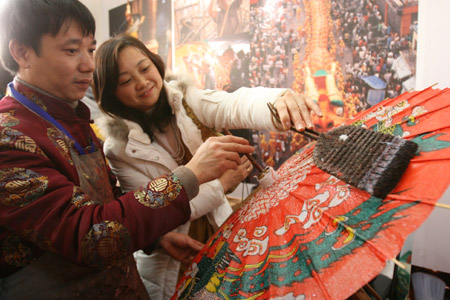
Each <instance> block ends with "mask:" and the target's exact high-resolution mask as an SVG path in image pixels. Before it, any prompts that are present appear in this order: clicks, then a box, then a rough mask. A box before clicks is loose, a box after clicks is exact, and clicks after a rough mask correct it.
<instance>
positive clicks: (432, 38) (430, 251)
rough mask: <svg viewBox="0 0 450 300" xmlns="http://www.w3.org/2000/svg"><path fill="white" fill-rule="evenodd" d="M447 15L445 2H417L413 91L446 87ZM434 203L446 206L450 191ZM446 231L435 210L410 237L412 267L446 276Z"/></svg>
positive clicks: (449, 248) (449, 68)
mask: <svg viewBox="0 0 450 300" xmlns="http://www.w3.org/2000/svg"><path fill="white" fill-rule="evenodd" d="M449 14H450V1H449V0H420V1H419V18H418V24H419V32H418V34H419V41H418V44H417V71H416V90H421V89H424V88H426V87H428V86H431V85H433V84H435V83H438V84H437V85H436V88H447V87H450V18H449ZM448 101H450V99H448ZM449 117H450V116H449ZM449 172H450V170H449ZM431 188H432V187H431ZM438 202H441V203H446V204H450V189H449V190H447V192H446V193H445V194H444V196H443V197H442V199H440V200H439V201H438ZM449 230H450V210H449V209H445V208H439V207H436V208H435V209H434V211H433V213H432V214H431V216H430V217H429V218H428V219H427V221H425V223H424V224H423V225H422V226H421V227H420V228H419V229H418V230H417V231H416V232H415V233H414V234H413V236H412V245H413V247H412V264H414V265H417V266H422V267H426V268H429V269H435V270H439V271H442V272H446V273H450V233H449Z"/></svg>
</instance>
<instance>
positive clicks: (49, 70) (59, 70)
mask: <svg viewBox="0 0 450 300" xmlns="http://www.w3.org/2000/svg"><path fill="white" fill-rule="evenodd" d="M67 24H69V23H66V24H64V25H63V26H62V27H61V29H60V31H59V32H58V34H57V35H56V36H51V35H50V34H46V35H43V36H42V38H41V51H40V53H39V55H37V54H36V52H35V51H34V50H33V49H32V48H27V52H28V54H29V55H28V68H24V69H22V70H20V71H19V77H20V78H22V79H23V80H25V81H26V82H28V83H30V84H32V85H34V86H36V87H38V88H40V89H42V90H44V91H46V92H47V93H49V94H51V95H53V96H55V97H58V98H60V99H61V100H64V101H67V102H75V101H78V100H80V99H81V98H83V96H84V95H85V93H86V90H87V89H88V87H89V85H90V84H91V81H92V73H93V72H94V60H93V54H94V51H95V45H96V42H95V40H94V37H93V36H85V37H83V34H82V32H81V30H80V27H79V25H78V23H77V22H74V21H73V22H71V23H70V26H67Z"/></svg>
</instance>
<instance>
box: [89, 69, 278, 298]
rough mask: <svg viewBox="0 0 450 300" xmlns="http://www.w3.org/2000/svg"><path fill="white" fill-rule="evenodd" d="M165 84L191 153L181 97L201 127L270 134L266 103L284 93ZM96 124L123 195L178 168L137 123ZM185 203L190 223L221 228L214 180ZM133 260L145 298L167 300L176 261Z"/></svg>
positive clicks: (163, 257) (196, 135)
mask: <svg viewBox="0 0 450 300" xmlns="http://www.w3.org/2000/svg"><path fill="white" fill-rule="evenodd" d="M165 80H166V81H165V82H164V87H165V88H166V91H167V95H168V99H169V105H170V106H171V107H172V112H173V113H174V114H175V116H176V124H177V126H178V128H179V129H180V132H181V137H182V140H183V143H184V144H185V145H186V146H187V148H188V149H189V151H190V152H191V153H192V154H194V153H195V152H196V151H197V149H198V148H199V147H200V145H201V144H202V143H203V141H202V136H201V132H200V130H199V129H198V128H197V126H196V125H195V124H194V122H193V121H192V119H191V118H190V117H189V116H188V115H187V113H186V110H185V109H184V107H183V104H182V99H183V98H184V99H185V101H186V102H187V104H188V105H189V106H190V107H191V108H192V110H193V112H194V113H195V115H196V116H197V117H198V119H199V120H200V121H201V122H202V123H203V124H204V125H206V126H208V127H210V128H215V129H217V130H218V131H221V130H222V128H227V129H241V128H251V129H261V130H263V129H270V130H276V128H275V127H274V125H273V124H272V119H271V115H270V112H269V109H268V108H267V105H266V103H267V102H272V103H273V102H274V101H275V100H276V99H278V98H279V97H280V95H282V94H283V93H284V92H285V91H286V89H267V88H252V89H249V88H241V89H239V90H237V91H235V92H234V93H227V92H223V91H212V90H199V89H197V88H196V87H195V86H194V85H193V83H192V82H191V81H189V80H188V79H186V78H181V77H180V76H178V77H177V76H175V75H171V74H169V75H167V76H166V79H165ZM96 123H98V126H99V128H100V130H101V133H102V135H103V137H104V138H105V143H104V152H105V154H106V157H107V158H108V160H109V163H110V166H111V169H112V171H113V172H114V174H116V176H117V177H118V179H119V182H120V186H121V188H122V190H123V191H124V192H127V191H130V190H134V189H136V188H137V187H139V186H141V185H142V184H144V183H145V182H148V181H149V180H150V179H154V178H156V177H159V176H161V175H163V174H166V173H169V172H170V171H171V170H173V169H175V168H176V167H177V166H178V164H177V163H176V161H175V160H174V159H173V158H172V157H171V155H170V154H169V153H167V151H165V150H164V148H163V147H162V146H160V145H158V143H157V142H155V141H154V142H152V141H151V140H150V137H149V136H148V135H147V134H146V133H144V132H143V130H142V128H141V127H140V126H139V125H138V124H137V123H135V122H132V121H128V120H124V119H118V118H115V119H111V118H106V117H102V119H100V120H98V122H97V121H96ZM190 205H191V220H194V219H197V218H199V217H201V216H203V215H205V214H207V217H208V220H209V221H210V223H211V224H213V225H217V226H220V225H222V223H223V222H224V221H225V220H226V218H227V217H228V216H229V215H230V213H231V212H232V210H231V207H230V205H229V203H228V201H227V200H226V198H225V194H224V190H223V187H222V184H221V183H220V182H219V180H213V181H210V182H208V183H204V184H202V185H201V186H200V192H199V194H198V195H197V196H196V197H195V198H193V199H192V200H191V201H190ZM188 230H189V224H184V225H182V226H180V227H179V228H177V229H176V231H178V232H182V233H187V232H188ZM135 257H136V260H137V264H138V269H139V272H140V275H141V277H142V279H143V281H144V284H145V285H146V287H147V290H148V291H149V293H150V297H151V299H152V300H159V299H170V297H171V296H172V295H173V293H174V291H175V285H176V281H177V278H178V270H179V263H178V262H177V261H175V260H173V259H172V258H170V257H169V256H168V255H167V254H165V253H164V252H163V251H161V250H157V251H155V252H153V253H152V254H151V255H150V256H147V255H145V254H144V253H143V252H137V253H136V254H135Z"/></svg>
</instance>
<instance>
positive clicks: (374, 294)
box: [364, 284, 383, 300]
mask: <svg viewBox="0 0 450 300" xmlns="http://www.w3.org/2000/svg"><path fill="white" fill-rule="evenodd" d="M364 289H367V290H369V292H370V293H371V294H372V296H374V297H375V299H377V300H383V299H382V298H381V297H380V295H378V293H377V291H375V289H374V288H373V287H372V286H371V285H370V284H366V285H365V286H364Z"/></svg>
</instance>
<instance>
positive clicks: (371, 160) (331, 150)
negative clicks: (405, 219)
mask: <svg viewBox="0 0 450 300" xmlns="http://www.w3.org/2000/svg"><path fill="white" fill-rule="evenodd" d="M269 108H270V111H271V112H272V114H273V115H274V117H275V118H277V119H278V120H279V117H278V113H277V111H276V109H275V108H274V107H273V106H272V105H271V104H269ZM291 130H294V131H296V132H298V133H301V134H303V135H306V136H308V137H310V138H312V139H315V140H317V143H316V145H315V148H314V151H313V160H314V163H315V164H316V165H317V167H319V168H320V169H321V170H323V171H325V172H327V173H329V174H331V175H333V176H336V177H337V178H339V179H341V180H342V181H345V182H346V183H348V184H351V185H352V186H354V187H357V188H359V189H360V190H364V191H366V192H368V193H369V194H371V195H373V196H375V197H378V198H386V196H387V195H388V194H389V193H390V192H391V191H392V190H393V189H394V188H395V186H396V185H397V184H398V182H399V181H400V179H401V177H402V175H403V173H404V172H405V171H406V169H407V168H408V165H409V162H410V161H411V159H412V158H413V157H414V156H415V154H416V151H417V148H418V145H417V144H416V143H414V142H412V141H409V140H405V139H401V138H399V137H396V136H393V135H389V134H384V133H381V132H376V131H372V130H368V129H365V128H362V127H358V126H352V125H344V126H340V127H337V128H335V129H332V130H330V131H328V132H327V133H317V132H315V131H313V130H310V129H306V130H305V131H298V130H296V129H295V128H293V127H291Z"/></svg>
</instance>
